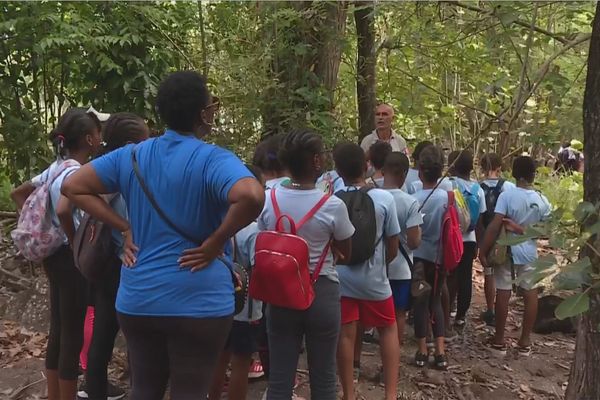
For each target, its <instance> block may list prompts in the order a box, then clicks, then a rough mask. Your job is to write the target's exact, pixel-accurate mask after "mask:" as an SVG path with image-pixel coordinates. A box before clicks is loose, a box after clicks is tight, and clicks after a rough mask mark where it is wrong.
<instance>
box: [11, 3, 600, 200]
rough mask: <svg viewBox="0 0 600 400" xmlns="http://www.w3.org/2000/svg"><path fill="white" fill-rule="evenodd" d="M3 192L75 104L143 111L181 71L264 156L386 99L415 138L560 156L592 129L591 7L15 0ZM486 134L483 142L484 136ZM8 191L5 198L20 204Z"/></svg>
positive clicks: (244, 143) (330, 133) (231, 139)
mask: <svg viewBox="0 0 600 400" xmlns="http://www.w3.org/2000/svg"><path fill="white" fill-rule="evenodd" d="M0 8H1V9H2V12H1V14H0V162H1V165H3V168H2V173H1V175H2V176H0V182H2V191H3V192H4V193H5V192H6V190H8V189H7V188H8V187H9V186H10V185H11V184H12V183H15V182H19V181H21V180H23V179H25V178H28V177H29V176H31V175H32V174H33V173H34V172H35V171H39V169H40V168H42V167H43V166H45V165H46V164H47V163H48V161H49V160H50V159H51V157H52V156H51V151H50V150H49V146H48V142H47V137H48V132H49V131H50V130H51V129H52V127H53V126H54V124H55V123H56V120H57V118H58V116H60V114H61V112H62V111H64V109H66V108H67V107H69V106H72V105H79V106H89V105H93V106H94V107H95V108H97V109H99V110H102V111H105V112H116V111H132V112H136V113H138V114H140V115H142V116H143V117H144V118H146V119H147V120H148V122H149V124H150V125H151V126H152V127H153V128H154V129H156V130H157V131H159V130H160V129H161V128H162V127H161V122H160V121H159V120H158V119H157V116H156V113H155V110H154V108H153V103H154V102H153V98H154V96H155V94H156V89H157V85H158V83H159V82H160V80H161V78H162V77H163V76H165V74H167V73H168V72H170V71H173V70H177V69H189V68H192V69H196V70H198V71H200V72H202V73H204V74H205V75H206V76H207V77H208V79H209V82H210V85H211V87H212V88H213V90H214V92H215V93H216V94H217V95H219V96H220V98H221V100H222V105H223V107H222V111H221V114H220V117H219V126H218V128H217V129H216V132H215V135H214V140H215V141H217V142H218V143H220V144H222V145H226V146H228V147H230V148H232V149H233V150H235V151H236V152H237V153H238V154H239V155H240V156H242V157H246V158H247V157H248V156H249V154H251V152H252V150H253V148H254V145H255V144H256V143H257V141H258V140H259V139H260V137H261V136H262V135H265V134H269V133H272V132H276V131H280V130H285V129H286V128H287V127H289V126H292V125H305V126H306V125H308V126H311V127H313V128H315V129H316V130H318V131H319V132H321V133H322V134H323V135H324V137H325V138H326V139H327V141H328V142H334V141H336V140H338V139H340V138H342V137H343V138H346V139H350V140H356V139H358V137H359V136H362V135H364V134H365V133H367V132H369V131H370V130H371V129H372V112H373V111H372V110H373V106H374V105H375V104H376V102H377V101H385V102H388V103H390V104H392V105H393V106H394V107H395V109H396V122H395V128H396V130H397V131H398V132H399V133H401V134H402V135H403V136H405V137H406V138H407V139H409V141H411V142H412V144H413V145H414V143H415V142H416V141H418V140H422V139H433V140H435V141H436V142H438V143H440V144H442V145H444V146H445V147H447V148H457V147H460V146H464V145H466V144H471V143H472V142H473V144H472V146H474V150H496V151H498V152H500V153H502V154H503V155H505V156H507V155H510V154H511V153H513V154H514V153H518V152H520V151H529V152H530V153H532V154H533V155H535V156H536V157H538V158H544V157H545V154H546V152H547V151H553V150H556V149H557V148H558V143H559V142H560V141H561V140H564V139H570V138H581V137H582V124H581V115H582V101H581V99H582V98H583V91H584V84H585V76H586V71H585V70H586V60H587V50H588V47H589V43H587V41H588V40H589V38H590V32H591V22H592V19H593V15H594V4H593V3H590V2H585V3H575V2H487V1H485V2H484V1H480V2H468V3H467V2H443V3H425V2H416V3H409V2H397V3H391V2H369V1H364V2H291V3H288V2H219V3H195V2H194V3H192V2H178V3H175V2H171V3H165V2H160V3H159V2H156V3H150V2H144V3H139V2H134V3H127V2H85V3H84V2H36V3H29V2H5V3H1V4H0ZM475 137H476V138H477V139H478V140H475V141H473V140H472V139H473V138H475ZM5 197H6V196H1V195H0V198H5Z"/></svg>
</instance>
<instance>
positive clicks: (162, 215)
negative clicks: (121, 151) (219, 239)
mask: <svg viewBox="0 0 600 400" xmlns="http://www.w3.org/2000/svg"><path fill="white" fill-rule="evenodd" d="M136 148H137V145H136V146H133V147H132V148H131V164H132V166H133V172H134V173H135V177H136V178H137V181H138V183H139V185H140V187H141V188H142V191H143V192H144V194H145V195H146V198H147V199H148V201H149V202H150V204H151V205H152V208H154V211H156V213H157V214H158V216H159V217H160V218H161V219H162V220H163V222H165V223H166V224H167V225H168V226H169V227H170V228H171V229H173V230H174V231H175V232H177V234H179V235H180V236H181V237H183V238H184V239H186V240H188V241H190V242H192V243H196V245H197V246H200V245H201V244H202V240H199V239H196V238H194V237H192V236H191V235H190V234H188V233H187V232H184V231H183V230H182V229H180V228H179V227H178V226H177V225H175V223H174V222H173V221H171V219H169V217H167V215H166V214H165V213H164V211H163V210H162V208H160V206H159V205H158V203H157V202H156V199H155V198H154V196H153V195H152V192H150V189H149V188H148V186H147V185H146V181H145V180H144V178H143V177H142V172H141V171H140V166H139V165H138V162H137V157H136V155H135V149H136ZM217 259H218V260H219V261H221V262H222V263H223V264H224V265H225V266H226V267H227V269H229V272H230V273H231V278H232V282H233V286H234V289H235V290H236V291H237V290H238V288H239V287H241V284H240V281H239V279H238V277H237V275H236V274H235V269H234V266H233V263H231V262H230V261H229V260H228V259H227V257H223V256H219V257H217ZM236 286H237V287H236Z"/></svg>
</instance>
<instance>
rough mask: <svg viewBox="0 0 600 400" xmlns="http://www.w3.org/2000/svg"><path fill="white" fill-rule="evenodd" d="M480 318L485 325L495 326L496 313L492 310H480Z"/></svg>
mask: <svg viewBox="0 0 600 400" xmlns="http://www.w3.org/2000/svg"><path fill="white" fill-rule="evenodd" d="M480 318H481V320H482V321H483V322H485V324H486V325H487V326H496V315H495V314H494V312H493V311H491V310H487V311H484V312H482V313H481V315H480Z"/></svg>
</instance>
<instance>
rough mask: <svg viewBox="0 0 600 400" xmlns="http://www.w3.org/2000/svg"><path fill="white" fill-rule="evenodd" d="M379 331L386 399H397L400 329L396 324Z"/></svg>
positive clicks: (378, 329) (381, 328)
mask: <svg viewBox="0 0 600 400" xmlns="http://www.w3.org/2000/svg"><path fill="white" fill-rule="evenodd" d="M377 331H378V332H379V346H380V350H381V362H382V364H383V383H384V385H385V398H386V400H396V398H397V395H398V394H397V390H398V368H399V363H398V360H399V358H400V347H399V344H398V331H397V328H396V324H394V323H392V324H391V325H388V326H385V327H380V328H377Z"/></svg>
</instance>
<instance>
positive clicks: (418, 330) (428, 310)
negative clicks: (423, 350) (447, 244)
mask: <svg viewBox="0 0 600 400" xmlns="http://www.w3.org/2000/svg"><path fill="white" fill-rule="evenodd" d="M420 262H421V263H423V264H424V266H425V280H426V281H427V283H429V285H431V293H430V294H429V296H421V297H413V314H414V320H415V336H416V337H417V339H422V338H424V337H427V331H428V327H429V323H430V322H431V330H432V331H433V337H434V338H438V337H443V336H444V335H445V334H446V331H445V327H444V311H443V309H442V286H443V284H444V273H443V271H442V269H441V267H439V268H440V269H439V272H438V277H437V280H438V281H437V284H436V282H435V276H436V273H435V270H436V266H435V264H434V263H432V262H430V261H427V260H423V259H420V258H415V260H414V264H415V265H416V264H417V263H420ZM430 316H431V317H432V318H431V317H430Z"/></svg>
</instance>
